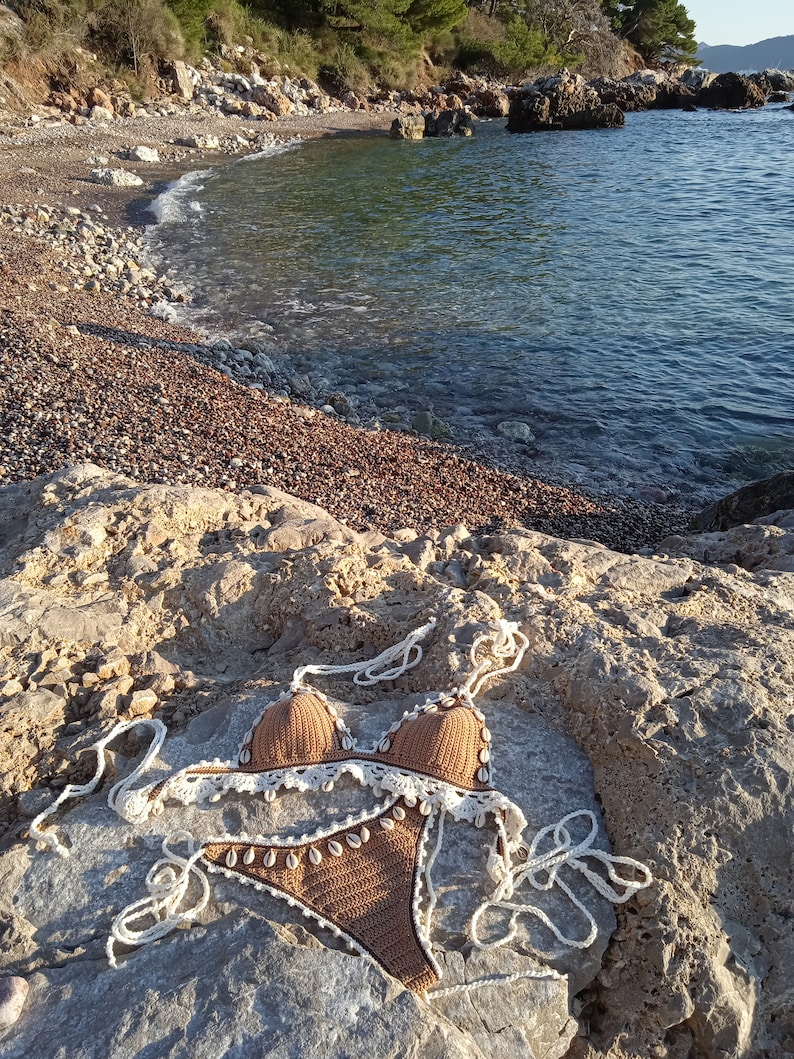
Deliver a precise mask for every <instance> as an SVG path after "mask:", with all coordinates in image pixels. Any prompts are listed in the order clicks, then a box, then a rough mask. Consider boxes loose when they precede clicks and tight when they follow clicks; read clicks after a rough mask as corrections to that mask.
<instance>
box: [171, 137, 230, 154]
mask: <svg viewBox="0 0 794 1059" xmlns="http://www.w3.org/2000/svg"><path fill="white" fill-rule="evenodd" d="M178 142H179V144H180V145H181V146H183V147H194V148H198V149H199V150H202V151H217V150H219V149H220V146H221V142H220V140H219V139H218V137H217V136H211V135H210V136H187V137H184V138H182V139H180V140H179V141H178Z"/></svg>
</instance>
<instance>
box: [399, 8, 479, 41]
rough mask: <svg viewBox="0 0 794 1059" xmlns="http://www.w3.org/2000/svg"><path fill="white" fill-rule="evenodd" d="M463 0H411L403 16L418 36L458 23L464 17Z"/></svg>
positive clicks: (439, 31) (427, 34)
mask: <svg viewBox="0 0 794 1059" xmlns="http://www.w3.org/2000/svg"><path fill="white" fill-rule="evenodd" d="M466 11H467V7H466V2H465V0H413V2H412V3H411V6H410V7H409V8H408V10H407V12H406V15H405V18H406V21H407V22H408V25H409V26H410V27H411V29H412V30H413V31H414V33H416V34H417V35H418V36H420V37H425V36H429V35H430V34H432V33H441V32H443V31H444V30H445V29H452V27H453V26H458V25H460V23H461V22H463V20H464V19H465V17H466Z"/></svg>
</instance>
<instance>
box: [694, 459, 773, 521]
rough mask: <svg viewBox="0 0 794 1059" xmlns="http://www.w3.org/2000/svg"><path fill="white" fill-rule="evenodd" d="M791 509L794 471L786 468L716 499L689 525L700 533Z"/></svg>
mask: <svg viewBox="0 0 794 1059" xmlns="http://www.w3.org/2000/svg"><path fill="white" fill-rule="evenodd" d="M790 508H794V471H783V472H782V473H781V474H775V475H773V476H772V477H771V478H764V479H762V480H761V481H758V482H752V483H751V484H750V485H745V486H742V488H741V489H737V490H735V492H733V493H730V494H729V495H728V496H724V497H722V499H720V500H715V501H714V503H713V504H709V506H708V507H706V508H704V509H703V510H702V511H699V512H698V514H697V515H695V516H693V518H692V520H691V521H690V523H689V528H690V529H691V530H694V531H695V532H697V533H704V532H706V533H709V532H711V531H713V530H727V529H731V528H732V527H733V526H744V525H747V524H748V523H750V522H754V521H755V519H758V518H764V517H765V516H766V515H772V514H774V512H775V511H785V510H788V509H790Z"/></svg>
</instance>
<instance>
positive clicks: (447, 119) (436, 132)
mask: <svg viewBox="0 0 794 1059" xmlns="http://www.w3.org/2000/svg"><path fill="white" fill-rule="evenodd" d="M473 135H474V118H473V117H472V115H471V114H469V113H468V111H466V110H463V109H461V108H460V107H453V108H452V109H447V110H431V111H428V113H427V114H425V136H431V137H441V138H444V137H449V136H473Z"/></svg>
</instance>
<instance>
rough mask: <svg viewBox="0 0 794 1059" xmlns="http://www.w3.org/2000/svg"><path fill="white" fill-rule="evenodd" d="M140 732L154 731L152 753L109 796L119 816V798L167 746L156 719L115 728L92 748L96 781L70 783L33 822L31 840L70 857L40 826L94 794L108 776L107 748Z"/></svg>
mask: <svg viewBox="0 0 794 1059" xmlns="http://www.w3.org/2000/svg"><path fill="white" fill-rule="evenodd" d="M136 728H151V729H152V732H153V735H152V741H151V743H150V744H149V749H148V750H147V751H146V754H145V755H144V757H143V759H142V760H141V761H140V763H139V764H138V765H137V766H136V767H135V769H134V770H133V771H132V772H131V773H130V775H129V776H127V777H126V778H125V779H122V780H120V781H119V782H118V783H116V784H115V785H114V786H113V787H112V788H111V790H110V793H109V794H108V805H109V806H110V808H111V809H113V810H114V811H115V812H118V811H119V810H118V809H117V802H118V800H119V798H121V797H122V795H123V794H124V793H125V792H126V790H127V789H128V787H129V786H130V784H131V783H132V782H133V780H135V779H136V778H137V777H138V776H140V775H142V774H143V773H144V772H146V770H147V769H148V767H149V765H150V764H151V762H152V761H153V759H154V758H155V757H156V756H157V753H158V751H159V750H160V747H161V746H162V745H163V741H164V739H165V736H166V727H165V725H164V724H163V722H162V721H158V720H157V719H156V718H153V717H151V718H150V717H139V718H136V719H135V720H134V721H121V722H119V724H117V725H115V726H114V727H113V728H112V729H111V731H109V732H108V734H107V735H105V736H103V737H102V738H101V739H100V740H98V742H96V743H94V745H93V746H92V747H91V749H92V750H94V751H96V756H97V766H96V770H95V772H94V775H93V777H92V778H91V779H90V780H89V781H88V783H68V784H67V785H66V786H65V787H64V789H63V790H62V791H61V793H60V794H59V795H58V797H57V798H56V799H55V801H54V802H53V803H52V805H50V806H48V807H47V808H46V809H45V810H44V812H42V813H39V815H38V816H37V817H36V818H35V820H33V821H32V822H31V824H30V827H29V829H28V830H29V833H30V837H31V838H33V839H37V840H38V841H40V842H44V843H45V844H46V845H48V846H50V848H51V849H53V850H55V852H56V853H57V854H59V856H61V857H68V856H69V850H68V849H67V847H66V846H64V845H63V843H62V842H61V841H60V840H59V839H58V836H57V835H56V834H55V832H54V831H42V830H41V827H40V824H41V823H42V822H43V821H44V820H46V819H47V817H48V816H52V814H53V813H54V812H55V811H56V810H57V809H58V807H59V806H60V805H62V804H63V803H64V802H65V801H68V800H69V799H71V798H82V797H84V796H85V795H88V794H92V793H93V792H94V791H95V790H96V788H97V787H98V786H99V781H100V780H101V779H102V777H103V776H104V774H105V748H106V747H107V745H108V744H109V743H112V742H113V740H114V739H116V737H117V736H120V735H122V734H123V733H124V732H131V731H133V730H134V729H136Z"/></svg>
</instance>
